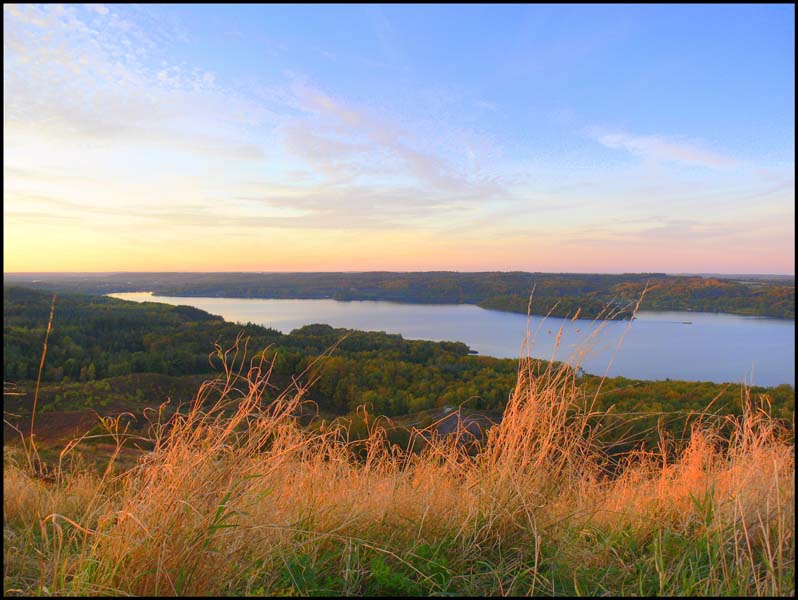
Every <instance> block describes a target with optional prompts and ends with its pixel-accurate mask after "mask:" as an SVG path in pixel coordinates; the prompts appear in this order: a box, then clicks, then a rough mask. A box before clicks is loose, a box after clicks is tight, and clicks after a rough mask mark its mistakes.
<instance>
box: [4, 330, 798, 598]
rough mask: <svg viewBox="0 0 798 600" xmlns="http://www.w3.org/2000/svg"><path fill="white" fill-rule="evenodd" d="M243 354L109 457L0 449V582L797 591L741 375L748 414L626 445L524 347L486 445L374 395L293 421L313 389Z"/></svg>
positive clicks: (783, 493)
mask: <svg viewBox="0 0 798 600" xmlns="http://www.w3.org/2000/svg"><path fill="white" fill-rule="evenodd" d="M245 355H246V348H245V347H244V348H243V352H240V353H239V345H238V344H237V345H236V347H235V348H232V349H230V350H228V351H223V350H222V349H221V348H217V356H218V358H219V361H220V363H221V364H222V367H223V371H222V374H221V375H220V377H218V378H217V379H214V380H212V381H208V382H206V383H204V384H203V385H202V386H201V387H200V389H199V390H198V392H197V394H196V397H195V398H194V400H193V401H192V403H191V404H190V405H189V406H186V407H183V409H182V410H180V411H179V412H178V413H177V414H174V415H172V416H169V417H167V416H166V415H167V413H165V412H163V411H162V412H160V413H155V414H152V415H150V422H151V426H150V428H149V433H148V438H149V445H148V446H147V447H148V448H149V447H151V448H152V450H151V451H150V452H147V453H145V454H142V456H141V457H140V459H139V461H138V462H137V464H136V465H135V466H134V467H132V468H125V469H117V468H115V466H114V465H115V461H116V460H117V459H118V457H119V456H120V453H121V451H122V449H123V448H124V446H125V444H126V443H127V438H128V436H129V435H130V434H128V432H127V431H126V430H125V428H124V426H123V424H122V423H123V421H122V420H121V419H117V420H113V419H108V418H106V419H105V420H103V421H102V422H101V423H100V426H101V427H102V428H103V430H104V434H103V435H105V436H107V439H108V440H110V442H111V447H112V448H113V449H115V450H114V451H112V453H111V459H110V460H109V461H108V463H107V465H106V468H104V469H102V470H100V471H99V472H98V471H97V470H96V469H93V468H90V467H88V466H83V465H82V464H81V462H80V461H79V460H69V459H70V457H71V456H73V455H74V454H75V452H76V450H75V448H76V447H79V444H77V443H76V444H70V445H68V446H67V447H65V448H64V450H63V452H62V453H61V455H60V456H59V460H58V463H57V464H56V465H55V466H54V468H53V471H52V473H53V474H52V477H49V478H46V479H45V478H43V477H42V473H41V469H39V468H38V467H37V464H38V463H37V461H36V460H32V458H31V456H30V453H31V452H35V446H34V445H33V444H28V445H26V446H24V447H23V448H22V449H20V448H6V449H5V450H4V472H3V484H4V494H3V509H4V510H3V514H4V518H3V540H4V544H3V547H4V549H3V552H4V593H5V594H7V595H119V596H123V595H156V596H158V595H164V596H165V595H223V596H224V595H226V596H233V595H235V596H259V595H305V596H312V595H552V596H559V595H625V596H632V595H654V594H656V595H743V596H747V595H751V596H753V595H756V596H768V595H774V596H793V595H794V594H795V538H794V531H795V512H794V488H795V486H794V483H795V458H794V441H793V438H792V434H791V428H790V427H789V426H787V425H785V424H784V423H782V422H780V421H778V420H776V419H773V418H771V416H770V415H769V412H768V410H767V406H756V405H754V404H753V403H752V401H751V399H750V398H749V397H748V396H747V394H746V393H745V390H743V394H742V396H741V401H742V402H743V403H744V411H743V415H742V417H739V418H733V417H728V418H726V419H718V418H717V417H716V416H714V417H710V416H709V415H708V416H707V418H706V419H699V420H697V421H696V422H695V423H694V424H693V426H692V430H691V431H690V432H689V435H687V436H686V437H685V439H684V440H681V441H676V442H674V441H672V440H671V441H669V440H665V439H663V440H662V442H661V444H660V447H659V448H657V449H654V450H643V449H638V450H637V451H635V452H632V453H629V454H627V455H626V456H625V457H624V460H623V462H622V463H621V464H620V465H618V464H617V463H616V462H611V461H610V460H609V459H608V454H607V452H606V447H605V446H604V444H605V442H604V441H602V436H600V435H598V434H597V432H598V431H600V426H601V417H602V415H600V414H596V413H595V412H594V411H592V408H591V407H592V400H593V398H591V397H589V396H587V395H586V394H585V392H584V391H583V390H582V389H581V388H580V387H579V385H578V383H577V380H576V377H575V370H574V369H572V368H569V367H559V366H552V367H551V368H550V369H549V370H547V371H546V372H545V373H543V374H542V375H540V376H536V375H534V372H535V371H534V369H533V368H532V366H533V365H532V362H533V361H532V359H521V360H520V361H519V374H518V382H517V385H516V388H515V390H514V392H513V394H512V396H511V398H510V400H509V402H508V405H507V407H506V410H505V413H504V417H503V419H502V421H501V423H500V424H498V425H496V426H495V427H493V428H491V429H490V430H489V431H488V432H487V435H486V439H485V440H484V441H483V442H482V443H481V444H480V445H479V446H478V450H477V451H475V450H474V445H473V443H472V442H473V440H472V434H470V433H469V432H468V431H466V430H464V429H460V430H459V431H455V433H454V434H452V435H449V436H437V435H434V434H433V433H432V431H431V429H427V430H424V431H420V430H413V431H412V432H411V438H412V437H417V438H422V437H423V439H424V443H423V450H422V451H420V452H409V451H406V450H404V449H402V448H399V447H398V446H396V445H391V444H389V443H386V439H387V436H386V430H385V429H384V428H383V426H382V424H381V423H384V421H381V420H376V421H375V419H373V417H372V418H370V416H369V415H364V417H365V421H366V423H367V426H368V428H369V435H368V436H367V437H365V438H364V439H357V440H351V439H350V437H349V435H348V431H347V429H346V428H345V427H342V426H338V425H335V424H318V426H315V427H307V426H303V425H302V424H301V423H300V422H299V419H298V417H297V416H296V415H297V414H298V413H299V412H300V411H299V409H300V407H301V405H302V404H303V403H304V402H305V394H306V389H305V388H303V387H301V386H299V385H298V384H297V385H296V386H295V387H293V388H291V389H289V390H286V391H285V392H284V393H283V394H282V395H280V397H278V398H277V399H276V400H274V401H272V402H268V403H267V402H265V401H264V400H263V397H264V391H265V390H266V386H267V385H268V382H269V376H270V373H271V371H270V366H271V365H270V364H269V363H268V362H265V361H264V360H263V359H262V357H261V358H260V359H253V360H252V361H248V362H247V361H244V360H243V359H242V358H241V357H242V356H245ZM170 414H171V413H170ZM419 446H420V445H419Z"/></svg>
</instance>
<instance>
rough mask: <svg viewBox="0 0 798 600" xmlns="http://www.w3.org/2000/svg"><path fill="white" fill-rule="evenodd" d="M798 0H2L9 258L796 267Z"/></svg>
mask: <svg viewBox="0 0 798 600" xmlns="http://www.w3.org/2000/svg"><path fill="white" fill-rule="evenodd" d="M794 56H795V7H794V6H793V5H787V4H784V5H704V6H701V5H680V6H655V5H638V6H632V5H626V6H624V5H608V6H597V5H582V6H576V5H552V6H546V5H529V6H521V5H502V6H496V5H460V6H458V5H437V6H432V5H426V6H425V5H417V6H410V5H387V6H380V5H346V6H329V5H316V6H308V5H286V6H278V5H263V6H256V5H237V6H228V5H217V6H214V5H195V6H191V5H162V6H161V5H110V4H109V5H100V4H93V5H57V4H52V5H19V4H18V5H13V4H11V5H9V4H6V5H4V7H3V87H4V90H3V92H4V93H3V130H4V131H3V150H4V153H3V158H4V160H3V175H4V177H3V200H4V202H3V233H4V235H3V251H4V252H3V269H4V272H44V271H46V272H58V271H92V272H103V271H364V270H393V271H430V270H456V271H484V270H499V271H508V270H522V271H542V272H602V273H620V272H667V273H685V272H686V273H706V272H712V273H780V274H793V273H794V272H795V259H794V256H795V109H794V104H795V62H794V60H795V59H794Z"/></svg>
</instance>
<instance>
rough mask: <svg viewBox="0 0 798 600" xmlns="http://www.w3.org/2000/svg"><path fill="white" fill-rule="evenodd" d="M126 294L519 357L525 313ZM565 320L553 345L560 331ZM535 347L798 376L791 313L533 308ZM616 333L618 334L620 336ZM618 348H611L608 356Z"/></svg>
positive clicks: (595, 360) (608, 359)
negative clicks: (567, 314)
mask: <svg viewBox="0 0 798 600" xmlns="http://www.w3.org/2000/svg"><path fill="white" fill-rule="evenodd" d="M110 295H111V296H113V297H114V298H121V299H123V300H135V301H139V302H141V301H149V302H163V303H165V304H174V305H177V304H187V305H190V306H195V307H197V308H200V309H202V310H204V311H207V312H209V313H211V314H214V315H220V316H221V317H223V318H224V319H225V320H227V321H232V322H239V323H247V322H251V323H256V324H258V325H264V326H266V327H272V328H274V329H277V330H279V331H281V332H283V333H290V332H291V331H292V330H293V329H296V328H297V327H302V326H303V325H308V324H310V323H326V324H329V325H332V326H333V327H345V328H348V329H360V330H364V331H385V332H387V333H399V334H401V335H402V336H403V337H405V338H406V339H422V340H433V341H442V340H449V341H460V342H465V343H466V344H468V346H469V347H470V348H472V349H473V350H476V351H477V352H479V353H480V354H483V355H487V356H495V357H499V358H517V357H518V356H519V354H520V353H521V352H522V351H523V350H522V344H523V342H524V338H525V334H526V331H527V317H526V316H525V315H520V314H516V313H508V312H502V311H495V310H486V309H483V308H480V307H478V306H474V305H470V304H398V303H394V302H371V301H352V302H339V301H337V300H268V299H249V298H193V297H171V296H153V295H152V294H151V293H149V292H134V293H120V294H110ZM560 328H562V335H561V338H560V342H559V346H558V347H557V348H556V351H555V346H556V345H557V344H556V339H557V337H558V333H559V332H560ZM529 330H530V332H531V334H532V345H531V354H532V356H536V357H539V358H554V359H557V360H569V359H570V362H573V359H574V358H575V357H577V355H579V354H580V353H581V354H584V352H585V351H586V350H589V351H588V352H587V354H586V355H584V356H582V359H581V365H582V368H584V370H585V371H587V372H588V373H594V374H598V375H603V374H604V373H605V372H607V374H608V375H610V376H616V375H622V376H624V377H629V378H632V379H667V378H670V379H681V380H688V381H715V382H727V381H728V382H735V383H739V382H742V381H746V382H747V383H753V384H756V385H768V386H769V385H778V384H781V383H789V384H791V385H795V366H794V362H795V321H792V320H785V319H771V318H765V317H745V316H739V315H730V314H715V313H696V312H641V313H638V318H637V320H635V321H632V322H629V321H611V322H606V323H603V324H601V325H598V324H595V323H593V322H592V321H586V320H582V319H579V320H577V321H573V322H571V321H569V320H565V319H558V318H554V317H549V318H547V319H545V320H544V318H543V317H536V316H533V317H531V318H530V319H529ZM621 342H622V343H621ZM613 355H614V358H613Z"/></svg>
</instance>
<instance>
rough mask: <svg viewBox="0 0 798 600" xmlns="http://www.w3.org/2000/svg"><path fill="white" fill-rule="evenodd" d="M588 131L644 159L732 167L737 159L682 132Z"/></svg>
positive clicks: (609, 144)
mask: <svg viewBox="0 0 798 600" xmlns="http://www.w3.org/2000/svg"><path fill="white" fill-rule="evenodd" d="M587 134H588V135H589V136H590V137H592V138H593V139H595V140H596V141H597V142H598V143H600V144H601V145H603V146H606V147H607V148H611V149H613V150H626V151H627V152H630V153H631V154H634V155H635V156H638V157H640V158H642V159H644V160H652V161H675V162H680V163H685V164H690V165H698V166H702V167H711V168H723V167H734V166H737V165H739V164H740V161H739V160H737V159H735V158H732V157H729V156H723V155H721V154H717V153H715V152H712V151H710V150H706V149H704V148H702V147H701V146H700V144H698V143H697V142H695V141H692V140H690V139H688V138H686V137H684V136H663V135H635V134H630V133H625V132H610V131H606V130H604V129H601V128H596V127H593V128H589V129H588V130H587Z"/></svg>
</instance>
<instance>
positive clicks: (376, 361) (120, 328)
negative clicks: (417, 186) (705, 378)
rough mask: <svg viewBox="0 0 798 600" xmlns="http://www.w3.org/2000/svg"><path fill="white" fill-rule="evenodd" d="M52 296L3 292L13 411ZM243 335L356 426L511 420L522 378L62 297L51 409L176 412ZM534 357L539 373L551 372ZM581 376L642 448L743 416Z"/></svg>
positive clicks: (481, 359) (435, 354)
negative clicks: (697, 415)
mask: <svg viewBox="0 0 798 600" xmlns="http://www.w3.org/2000/svg"><path fill="white" fill-rule="evenodd" d="M51 302H52V296H51V295H50V294H48V293H45V292H42V291H38V290H32V289H27V288H22V287H15V286H9V287H5V288H4V300H3V379H4V381H5V382H7V385H11V386H12V387H10V388H9V389H11V390H13V394H10V395H7V396H6V398H5V401H4V408H5V410H6V411H10V412H12V413H15V414H26V413H27V412H29V411H30V408H31V401H32V397H33V389H34V386H35V379H36V377H37V375H38V370H39V362H40V359H41V353H42V343H43V340H44V337H45V332H46V327H47V321H48V317H49V313H50V308H51ZM239 335H243V336H244V337H245V338H247V339H248V344H247V354H246V356H243V355H242V358H244V359H245V360H248V359H250V358H252V357H253V356H256V355H257V354H259V353H262V354H263V355H264V357H265V359H266V360H269V361H271V362H273V367H272V369H273V370H272V379H271V383H272V390H273V395H272V397H275V396H276V395H278V394H279V392H281V391H282V390H283V389H285V388H286V387H288V386H290V385H292V382H294V381H295V380H296V379H295V378H299V379H300V380H301V383H303V384H307V383H312V385H310V388H309V391H308V398H309V399H310V400H312V401H313V402H314V403H315V405H316V406H317V407H318V411H319V414H320V415H321V416H323V417H326V418H335V417H339V416H346V415H348V416H349V417H350V418H353V419H355V420H356V419H357V416H356V415H357V409H358V407H360V406H363V405H365V406H366V407H367V410H368V412H370V413H372V414H378V415H385V416H388V417H393V418H396V419H398V422H402V421H403V417H407V415H419V414H422V413H424V411H427V412H428V413H429V412H430V411H432V412H431V413H430V414H431V415H435V414H439V413H440V410H438V411H437V412H435V410H434V409H454V408H458V407H461V408H462V409H464V410H467V411H473V412H474V413H479V414H483V415H487V416H488V417H490V418H493V419H498V418H500V415H501V411H502V409H503V408H504V406H505V404H506V402H507V400H508V397H509V396H510V394H511V392H512V390H513V389H514V386H515V383H516V379H517V374H518V360H512V359H497V358H491V357H487V356H475V355H473V354H471V353H469V348H468V347H467V346H466V345H465V344H463V343H458V342H428V341H416V340H405V339H403V338H402V336H400V335H389V334H386V333H382V332H362V331H351V330H344V329H334V328H332V327H330V326H328V325H323V324H316V325H308V326H305V327H302V328H300V329H296V330H294V331H293V332H291V333H290V334H288V335H286V334H282V333H281V332H279V331H276V330H273V329H268V328H265V327H261V326H258V325H253V324H247V325H244V326H242V325H237V324H233V323H228V322H225V321H224V320H223V319H221V318H220V317H217V316H214V315H210V314H208V313H206V312H204V311H201V310H198V309H195V308H192V307H189V306H176V307H174V306H168V305H165V304H157V303H151V302H145V303H135V302H127V301H123V300H117V299H113V298H108V297H103V296H89V295H79V294H59V295H58V296H57V298H56V301H55V309H54V319H53V326H52V331H51V333H50V335H49V340H48V346H47V355H46V363H45V368H44V371H43V373H42V384H41V390H40V397H39V409H38V410H39V411H41V412H43V413H47V412H58V411H81V410H88V409H92V410H96V411H98V412H99V413H100V414H109V415H112V414H118V413H120V412H124V411H141V410H143V409H144V408H146V407H155V406H158V405H159V404H160V403H161V402H163V401H164V400H165V399H166V398H167V397H168V398H170V399H171V400H172V405H173V406H177V405H179V404H180V402H186V401H189V400H190V399H191V397H192V395H193V393H194V392H195V391H196V388H197V385H198V383H200V382H201V381H202V380H204V379H207V378H210V377H213V376H214V375H218V373H219V369H220V367H221V365H220V363H219V361H218V360H217V361H215V362H214V361H209V355H211V354H212V353H213V352H214V347H215V344H218V346H219V347H220V348H224V349H226V348H230V347H232V345H233V344H234V343H235V340H236V338H237V337H238V336H239ZM533 362H534V364H535V368H536V369H537V370H538V371H543V370H545V369H546V368H547V367H548V366H549V364H548V363H547V362H545V361H542V360H534V361H533ZM554 366H555V367H558V366H559V365H554ZM303 373H304V375H302V374H303ZM575 377H577V378H578V379H579V382H580V385H581V386H582V387H583V389H584V390H585V391H586V394H587V396H589V397H592V398H594V400H595V405H594V408H595V409H596V410H606V409H608V408H609V407H611V406H612V407H614V408H613V410H612V412H611V413H610V416H608V417H605V426H606V429H607V430H608V431H610V432H612V435H614V436H616V437H618V439H624V440H626V441H627V442H630V443H631V442H632V441H634V442H639V441H641V440H643V439H647V440H649V441H650V442H653V443H655V442H656V438H657V435H658V433H657V429H658V428H659V429H662V428H665V429H667V430H668V431H670V432H671V433H672V434H673V435H674V436H679V435H682V434H683V433H684V432H685V428H686V426H687V422H688V418H689V415H690V414H691V413H694V412H695V411H702V410H703V409H704V408H705V407H706V406H707V405H709V404H710V403H712V407H713V408H712V410H713V411H716V412H717V413H718V414H739V413H740V411H741V410H742V405H741V400H740V398H741V390H740V386H739V385H732V384H716V383H708V382H703V383H702V382H683V381H639V380H631V379H626V378H623V377H616V378H609V379H607V380H605V381H604V382H603V385H602V386H601V389H600V390H599V384H600V382H601V379H600V378H599V377H596V376H593V375H589V374H584V373H581V372H579V373H576V374H575ZM751 392H752V395H755V396H760V397H761V396H767V398H768V399H769V401H770V402H771V404H772V407H773V415H774V416H776V417H779V418H783V419H786V420H791V419H793V414H794V402H795V400H794V398H795V392H794V389H793V387H792V386H789V385H781V386H778V387H773V388H763V387H754V388H752V389H751ZM713 400H714V401H713ZM431 418H432V416H430V419H431ZM407 420H408V419H406V418H405V419H404V421H407Z"/></svg>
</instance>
